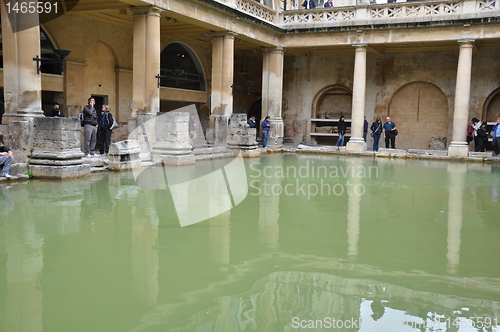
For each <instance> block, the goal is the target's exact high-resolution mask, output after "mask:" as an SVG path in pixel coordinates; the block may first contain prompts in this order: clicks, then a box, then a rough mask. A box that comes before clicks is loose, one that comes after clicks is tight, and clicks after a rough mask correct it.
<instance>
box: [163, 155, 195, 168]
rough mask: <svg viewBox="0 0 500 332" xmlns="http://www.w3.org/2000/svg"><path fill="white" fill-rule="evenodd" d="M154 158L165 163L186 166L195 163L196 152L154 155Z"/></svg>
mask: <svg viewBox="0 0 500 332" xmlns="http://www.w3.org/2000/svg"><path fill="white" fill-rule="evenodd" d="M154 160H158V161H159V162H161V163H162V164H163V165H169V166H185V165H193V164H194V161H195V158H194V154H187V155H162V156H154Z"/></svg>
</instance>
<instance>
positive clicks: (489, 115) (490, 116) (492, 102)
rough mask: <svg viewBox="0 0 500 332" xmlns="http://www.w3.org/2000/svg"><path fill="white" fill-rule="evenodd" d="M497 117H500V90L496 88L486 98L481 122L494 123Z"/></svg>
mask: <svg viewBox="0 0 500 332" xmlns="http://www.w3.org/2000/svg"><path fill="white" fill-rule="evenodd" d="M498 117H500V88H497V89H496V90H495V91H493V92H492V93H491V94H490V95H489V96H488V98H486V101H485V102H484V107H483V119H482V120H485V121H487V122H496V121H497V118H498Z"/></svg>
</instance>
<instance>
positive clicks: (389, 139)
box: [383, 117, 397, 149]
mask: <svg viewBox="0 0 500 332" xmlns="http://www.w3.org/2000/svg"><path fill="white" fill-rule="evenodd" d="M385 121H386V122H385V123H384V126H383V132H384V138H385V148H386V149H388V148H389V143H390V145H391V149H395V148H396V132H395V130H397V129H396V124H395V123H394V122H392V121H391V118H390V117H387V118H386V119H385Z"/></svg>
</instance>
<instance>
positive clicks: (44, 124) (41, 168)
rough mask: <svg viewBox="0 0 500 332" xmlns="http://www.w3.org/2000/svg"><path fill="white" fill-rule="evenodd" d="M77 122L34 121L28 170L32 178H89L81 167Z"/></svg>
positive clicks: (86, 169) (39, 119)
mask: <svg viewBox="0 0 500 332" xmlns="http://www.w3.org/2000/svg"><path fill="white" fill-rule="evenodd" d="M80 137H81V131H80V122H79V120H78V119H75V118H45V117H35V118H33V150H32V152H31V159H30V166H29V170H30V172H31V173H33V176H34V177H42V178H54V179H66V178H75V177H82V176H88V175H89V173H90V167H89V166H86V165H82V157H83V156H84V154H83V152H82V151H81V150H80V146H81V139H80Z"/></svg>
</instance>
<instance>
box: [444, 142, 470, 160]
mask: <svg viewBox="0 0 500 332" xmlns="http://www.w3.org/2000/svg"><path fill="white" fill-rule="evenodd" d="M468 156H469V146H468V145H467V142H451V144H450V147H449V148H448V157H468Z"/></svg>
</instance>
